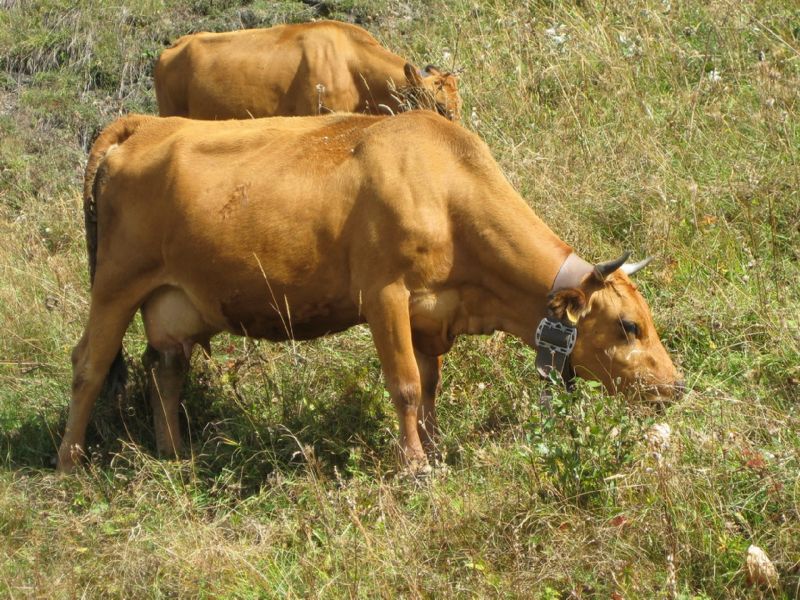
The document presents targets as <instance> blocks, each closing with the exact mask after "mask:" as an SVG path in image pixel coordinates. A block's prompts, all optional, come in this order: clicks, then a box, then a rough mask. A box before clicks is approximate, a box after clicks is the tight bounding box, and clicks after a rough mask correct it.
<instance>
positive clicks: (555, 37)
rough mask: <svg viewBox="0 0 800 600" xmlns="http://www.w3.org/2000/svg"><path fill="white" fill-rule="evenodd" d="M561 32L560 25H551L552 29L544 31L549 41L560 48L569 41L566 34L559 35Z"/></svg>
mask: <svg viewBox="0 0 800 600" xmlns="http://www.w3.org/2000/svg"><path fill="white" fill-rule="evenodd" d="M562 31H563V26H562V25H553V27H548V28H547V29H545V30H544V32H545V34H546V35H547V37H549V38H550V41H551V42H553V43H554V44H555V45H556V46H562V45H563V44H564V43H565V42H566V41H567V40H568V39H569V36H568V35H567V34H566V33H561V32H562Z"/></svg>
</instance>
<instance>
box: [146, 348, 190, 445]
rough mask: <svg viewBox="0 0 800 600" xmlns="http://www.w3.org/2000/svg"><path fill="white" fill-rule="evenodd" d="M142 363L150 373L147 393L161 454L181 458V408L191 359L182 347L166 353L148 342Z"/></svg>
mask: <svg viewBox="0 0 800 600" xmlns="http://www.w3.org/2000/svg"><path fill="white" fill-rule="evenodd" d="M142 362H143V363H144V367H145V371H146V373H147V396H148V398H149V399H150V406H152V407H153V424H154V427H155V436H156V448H157V449H158V454H159V455H160V456H164V457H177V456H178V455H179V454H180V452H181V449H182V442H181V432H180V422H179V419H178V409H179V407H180V402H181V390H182V389H183V382H184V380H185V379H186V373H187V372H188V371H189V359H188V358H187V357H186V355H185V354H184V352H183V350H182V349H177V350H173V351H168V352H162V351H159V350H156V349H155V348H153V347H152V346H151V345H149V344H148V345H147V350H145V353H144V355H143V356H142Z"/></svg>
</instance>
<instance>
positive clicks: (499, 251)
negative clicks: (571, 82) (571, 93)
mask: <svg viewBox="0 0 800 600" xmlns="http://www.w3.org/2000/svg"><path fill="white" fill-rule="evenodd" d="M84 198H85V208H86V211H85V212H86V223H87V241H88V246H89V265H90V273H91V279H92V290H91V306H90V310H89V320H88V323H87V325H86V330H85V332H84V334H83V337H82V338H81V340H80V342H79V343H78V345H77V346H76V347H75V350H74V352H73V355H72V361H73V369H74V371H73V383H72V401H71V404H70V409H69V418H68V421H67V427H66V433H65V434H64V438H63V440H62V443H61V447H60V449H59V468H60V469H62V470H69V469H70V468H72V467H73V465H74V461H75V460H76V458H77V457H78V456H79V455H80V454H81V453H82V452H83V448H84V436H85V432H86V426H87V422H88V420H89V414H90V412H91V409H92V405H93V404H94V401H95V398H96V396H97V394H98V392H99V390H100V388H101V386H102V384H103V380H104V379H105V377H106V374H107V373H109V369H110V366H111V365H112V362H113V361H114V360H115V356H119V354H118V353H119V352H120V349H121V344H122V338H123V335H124V333H125V330H126V329H127V327H128V324H129V323H130V321H131V319H132V318H133V316H134V315H135V313H136V311H137V310H139V309H141V311H142V315H143V319H144V326H145V331H146V334H147V339H148V341H149V343H150V345H151V346H152V348H154V349H155V350H154V352H155V353H156V354H157V356H155V357H153V358H155V359H156V360H155V367H154V370H153V376H154V378H155V381H154V385H153V393H152V396H151V401H152V403H153V407H154V413H155V415H156V419H157V428H156V432H157V444H158V449H159V451H160V452H163V453H167V454H172V453H175V452H177V451H178V450H179V449H180V435H179V431H178V403H179V394H180V388H181V384H182V381H183V378H184V375H185V373H186V370H187V369H188V366H189V358H190V354H191V351H192V348H193V346H194V345H195V344H200V345H207V344H208V341H209V339H210V338H211V337H212V336H213V335H215V334H216V333H218V332H221V331H229V332H232V333H236V334H240V335H248V336H252V337H258V338H266V339H270V340H285V339H287V338H289V337H294V338H296V339H309V338H314V337H317V336H322V335H325V334H328V333H332V332H336V331H342V330H344V329H347V328H348V327H351V326H353V325H356V324H357V323H364V322H366V323H367V324H368V325H369V328H370V330H371V332H372V336H373V339H374V342H375V346H376V348H377V351H378V356H379V357H380V361H381V366H382V369H383V373H384V376H385V381H386V386H387V388H388V389H389V392H390V394H391V397H392V400H393V402H394V405H395V407H396V409H397V413H398V416H399V420H400V444H401V447H402V448H401V449H402V453H403V456H404V457H405V459H406V460H407V461H408V462H409V463H410V464H411V465H412V466H414V465H420V464H424V463H425V460H426V453H425V449H426V447H428V448H429V447H430V446H431V444H432V439H433V434H434V431H435V412H434V395H435V393H436V389H437V387H438V385H439V377H440V366H441V362H440V357H441V355H443V354H444V353H446V352H447V351H448V350H449V349H450V347H451V345H452V344H453V340H454V339H455V338H456V336H458V335H460V334H487V333H490V332H492V331H495V330H502V331H506V332H509V333H511V334H514V335H516V336H519V337H520V338H522V339H523V340H524V341H526V342H527V343H529V344H531V345H537V346H538V348H539V354H540V355H545V356H548V357H551V356H550V350H551V346H550V345H548V344H554V345H555V347H556V353H558V352H559V351H558V348H559V347H565V346H569V344H566V343H562V342H559V341H558V340H557V339H556V338H558V334H559V331H558V330H560V329H567V330H571V329H570V327H571V325H573V324H575V323H577V341H576V342H575V344H574V349H573V350H572V355H571V361H572V366H573V368H574V369H575V371H576V372H577V373H578V374H579V375H582V376H584V377H587V378H594V379H599V380H600V381H602V382H603V383H604V384H605V386H606V387H607V388H608V389H609V390H611V391H612V392H613V391H616V390H633V389H638V388H642V389H644V391H645V393H647V394H651V395H659V396H665V397H668V396H671V395H672V394H674V393H675V392H676V390H677V389H678V388H679V387H680V384H679V382H678V381H677V380H678V375H677V372H676V370H675V367H674V366H673V364H672V361H671V360H670V358H669V356H668V355H667V352H666V351H665V349H664V347H663V346H662V344H661V342H660V341H659V338H658V335H657V334H656V331H655V328H654V326H653V322H652V318H651V316H650V312H649V310H648V307H647V304H646V302H645V300H644V299H643V298H642V296H641V294H640V293H639V292H638V291H637V290H636V287H635V286H634V285H633V284H632V283H631V281H630V279H628V277H627V275H626V274H625V271H626V270H630V269H628V267H627V266H623V264H622V263H623V262H624V261H623V260H618V261H613V262H611V263H603V264H600V265H597V266H594V265H590V264H588V263H585V262H583V261H581V260H580V259H578V258H577V257H576V256H575V255H574V254H572V250H571V248H570V247H569V246H568V245H567V244H565V243H564V242H563V241H561V240H560V239H559V238H558V237H557V236H556V235H555V234H554V233H553V232H552V231H551V230H550V229H549V228H548V227H547V226H546V225H545V224H544V223H543V222H542V221H541V220H540V219H539V218H538V217H537V216H536V214H534V212H533V210H531V208H530V207H529V206H528V205H527V204H526V203H525V201H524V200H522V198H521V197H520V196H519V195H518V194H517V193H516V192H515V191H514V189H513V188H512V187H511V185H510V184H509V183H508V181H507V180H506V179H505V177H504V176H503V173H502V172H501V170H500V168H499V167H498V165H497V164H496V163H495V161H494V160H493V158H492V156H491V154H490V153H489V150H488V148H487V147H486V145H485V144H484V143H483V142H482V141H481V140H480V139H479V138H478V137H477V136H475V135H474V134H472V133H469V132H468V131H466V130H464V129H463V128H461V127H458V126H456V125H454V124H452V123H449V122H448V121H447V120H445V119H443V118H442V117H440V116H439V115H436V114H435V113H432V112H430V111H412V112H408V113H404V114H401V115H398V116H396V117H377V116H365V115H330V116H326V117H308V118H300V117H295V118H281V117H276V118H271V119H256V120H243V121H226V122H212V121H195V120H188V119H182V118H176V117H173V118H166V119H165V118H158V117H147V116H138V115H134V116H129V117H126V118H122V119H119V120H118V121H116V122H115V123H113V124H112V125H110V126H109V127H107V128H106V129H105V130H104V131H103V133H102V134H101V135H100V137H99V138H98V140H97V141H96V142H95V144H94V146H93V148H92V151H91V154H90V157H89V162H88V166H87V170H86V182H85V188H84ZM634 268H635V267H634ZM546 316H549V320H548V321H547V325H546V326H544V327H543V325H542V324H543V323H544V322H545V321H543V318H544V317H546ZM537 324H539V334H541V338H542V339H541V340H540V341H535V337H538V336H537V335H536V334H535V332H537ZM545 338H546V339H545ZM551 358H553V362H558V360H557V357H555V355H553V356H552V357H551ZM549 360H550V358H548V361H549Z"/></svg>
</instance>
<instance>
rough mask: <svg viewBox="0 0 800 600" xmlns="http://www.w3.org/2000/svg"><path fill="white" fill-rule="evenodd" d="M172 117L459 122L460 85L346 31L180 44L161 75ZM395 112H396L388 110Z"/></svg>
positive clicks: (302, 28)
mask: <svg viewBox="0 0 800 600" xmlns="http://www.w3.org/2000/svg"><path fill="white" fill-rule="evenodd" d="M154 77H155V88H156V95H157V97H158V109H159V113H160V114H161V115H162V116H184V117H191V118H194V119H246V118H251V117H270V116H277V115H284V116H292V115H318V114H324V113H329V112H365V113H374V114H380V113H383V114H385V113H386V112H388V111H389V110H390V111H392V112H395V113H396V112H400V111H402V110H404V109H405V108H407V107H408V106H409V105H410V106H412V107H422V108H431V109H433V110H436V111H438V112H439V113H440V114H442V115H444V116H446V117H447V118H449V119H451V120H458V119H459V113H460V111H461V98H460V97H459V95H458V90H457V80H456V77H455V75H453V74H452V73H444V72H442V71H440V70H439V69H437V68H436V67H433V66H428V67H426V68H425V70H424V71H419V70H418V69H417V68H416V67H414V66H413V65H411V64H410V63H408V62H407V61H406V60H405V59H403V58H401V57H399V56H397V55H396V54H393V53H391V52H389V51H388V50H387V49H386V48H384V47H383V46H381V45H380V44H379V43H378V42H377V40H376V39H375V38H374V37H372V36H371V35H370V34H369V33H368V32H367V31H365V30H364V29H362V28H360V27H357V26H355V25H350V24H348V23H340V22H337V21H319V22H315V23H302V24H296V25H279V26H276V27H272V28H270V29H246V30H242V31H231V32H227V33H197V34H193V35H187V36H184V37H182V38H180V39H179V40H178V41H177V42H176V43H175V44H174V45H173V46H172V47H170V48H167V49H166V50H164V51H163V52H162V53H161V56H160V57H159V59H158V62H157V63H156V67H155V73H154ZM387 109H388V110H387Z"/></svg>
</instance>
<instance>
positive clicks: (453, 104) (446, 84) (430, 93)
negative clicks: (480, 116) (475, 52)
mask: <svg viewBox="0 0 800 600" xmlns="http://www.w3.org/2000/svg"><path fill="white" fill-rule="evenodd" d="M404 71H405V74H406V80H407V82H408V87H407V88H406V95H407V96H409V98H408V99H409V101H410V102H411V103H416V106H413V108H428V109H431V110H435V111H436V112H438V113H439V114H440V115H442V116H443V117H447V118H448V119H450V120H451V121H456V122H458V121H459V120H460V119H461V96H459V95H458V77H456V75H454V74H453V73H448V72H445V71H441V70H439V69H438V68H437V67H434V66H433V65H428V66H427V67H425V68H424V69H423V70H422V71H418V70H417V68H416V67H415V66H414V65H412V64H411V63H406V65H405V69H404ZM420 92H422V93H420Z"/></svg>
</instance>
